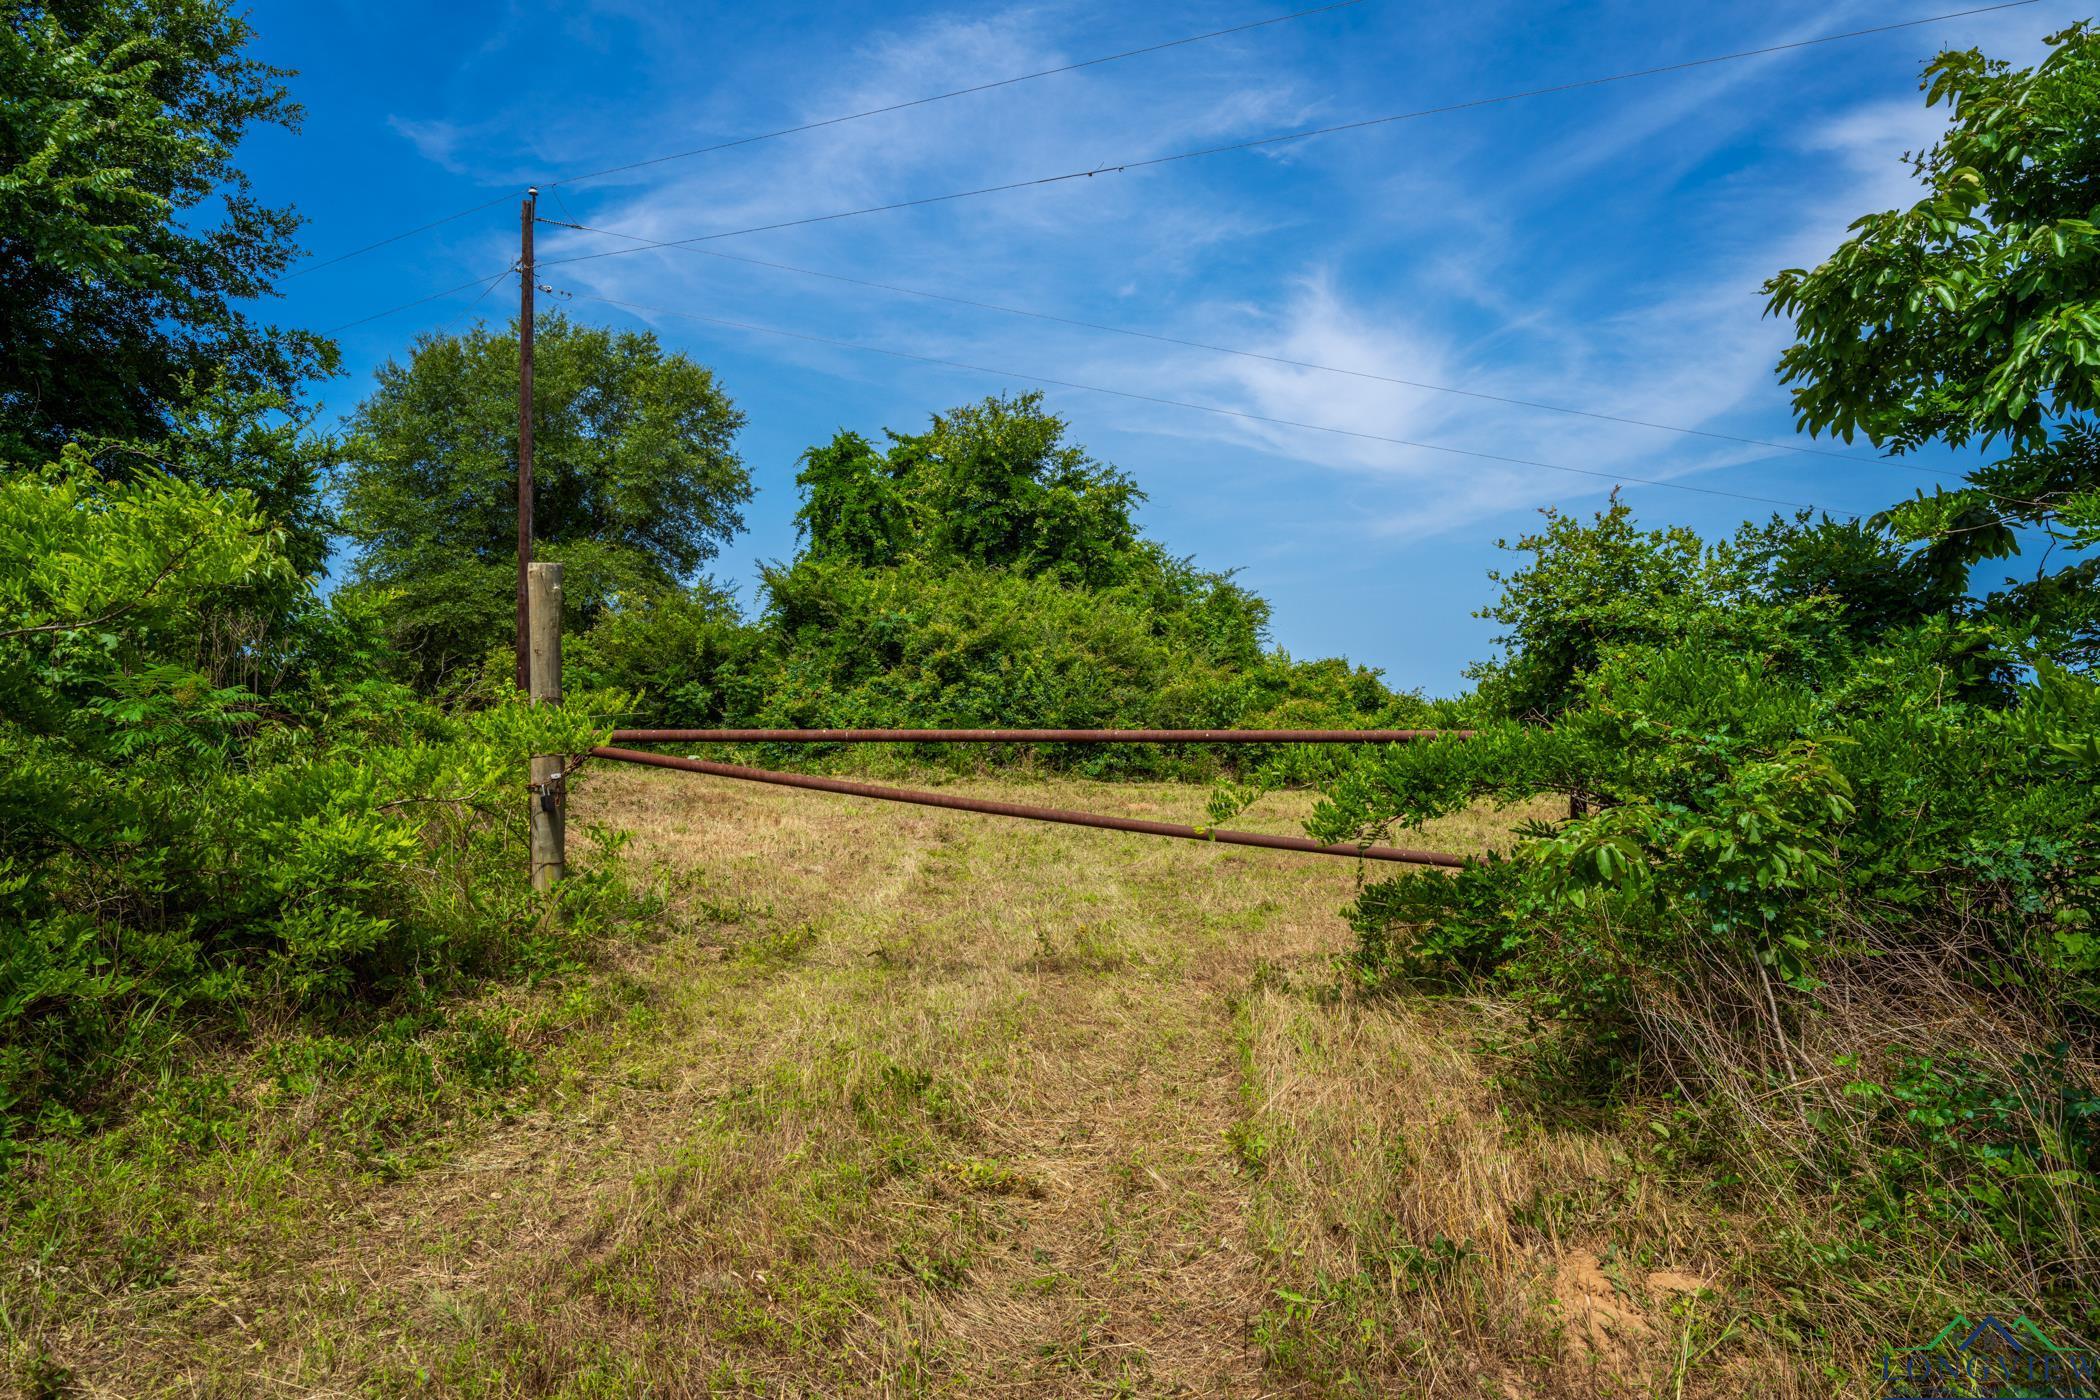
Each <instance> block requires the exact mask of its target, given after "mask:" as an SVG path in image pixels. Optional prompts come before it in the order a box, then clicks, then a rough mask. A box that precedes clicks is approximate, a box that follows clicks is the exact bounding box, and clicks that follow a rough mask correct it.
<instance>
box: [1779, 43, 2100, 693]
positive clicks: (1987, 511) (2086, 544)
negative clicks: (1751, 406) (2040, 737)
mask: <svg viewBox="0 0 2100 1400" xmlns="http://www.w3.org/2000/svg"><path fill="white" fill-rule="evenodd" d="M2049 48H2050V52H2049V55H2048V57H2047V58H2045V59H2044V60H2043V61H2042V62H2041V63H2039V64H2037V65H2035V66H2034V67H2033V68H2015V67H2013V66H2012V65H2011V64H2008V63H2006V62H2004V61H2003V60H1999V59H1992V58H1987V57H1986V56H1985V55H1984V54H1983V53H1981V52H1980V51H1978V50H1974V49H1969V50H1963V51H1959V52H1949V53H1943V54H1941V55H1940V56H1939V57H1938V58H1937V59H1936V60H1935V61H1934V62H1933V63H1932V64H1931V65H1930V66H1929V67H1928V68H1927V69H1926V74H1925V92H1926V101H1927V102H1928V103H1929V104H1932V105H1936V106H1937V105H1944V106H1945V107H1946V108H1947V109H1948V125H1947V128H1946V130H1945V132H1944V133H1943V134H1942V135H1941V137H1940V139H1939V140H1938V141H1937V142H1935V143H1934V144H1933V145H1932V146H1931V147H1930V148H1929V149H1927V150H1925V151H1924V152H1922V153H1920V154H1918V155H1917V156H1916V157H1914V160H1913V164H1914V168H1915V170H1916V172H1917V175H1918V177H1919V178H1920V179H1921V180H1922V181H1923V182H1924V183H1925V186H1926V193H1925V195H1924V197H1923V198H1921V199H1920V200H1918V201H1917V202H1916V203H1915V204H1913V205H1912V206H1911V207H1910V208H1908V209H1899V210H1889V211H1885V212H1881V213H1874V214H1868V215H1866V216H1865V217H1863V218H1861V219H1859V220H1858V221H1857V222H1856V223H1854V224H1853V226H1852V231H1853V234H1852V237H1851V238H1850V239H1848V240H1847V241H1846V242H1845V243H1844V244H1843V245H1842V246H1841V247H1839V248H1838V249H1837V250H1836V251H1835V252H1834V253H1832V254H1831V256H1830V257H1829V258H1827V259H1826V260H1824V262H1822V263H1821V264H1820V265H1818V266H1817V267H1815V268H1813V269H1800V268H1794V269H1789V270H1787V271H1785V272H1782V273H1780V274H1779V275H1778V276H1777V277H1775V278H1773V279H1772V281H1771V282H1770V283H1769V284H1768V285H1767V288H1766V290H1767V291H1768V292H1769V293H1770V295H1771V307H1772V310H1773V311H1774V312H1777V313H1779V314H1783V315H1786V316H1789V317H1791V318H1792V319H1793V321H1794V326H1795V334H1796V340H1795V343H1794V345H1793V346H1792V347H1791V348H1789V349H1788V350H1787V351H1786V353H1785V354H1784V355H1783V356H1782V357H1781V360H1780V372H1781V378H1782V379H1783V380H1784V381H1785V382H1787V383H1790V384H1792V385H1794V386H1795V387H1794V390H1793V396H1794V406H1795V409H1796V412H1797V413H1798V415H1799V418H1800V421H1801V424H1802V425H1803V426H1804V427H1806V428H1808V429H1810V430H1811V431H1814V432H1832V433H1836V434H1840V435H1842V436H1843V437H1845V438H1846V439H1847V440H1850V439H1851V438H1852V437H1853V436H1854V435H1855V434H1863V435H1865V436H1866V437H1867V438H1868V439H1869V440H1870V441H1872V442H1874V443H1875V444H1877V445H1886V446H1888V447H1890V448H1891V449H1892V450H1894V451H1897V452H1908V451H1913V450H1915V449H1917V448H1919V447H1921V446H1923V445H1924V444H1926V443H1928V442H1931V441H1940V442H1944V443H1947V444H1949V445H1953V446H1962V445H1965V444H1970V443H1980V444H1983V445H1985V446H1998V447H2000V448H2001V449H2002V450H2003V452H2004V455H2003V456H2002V457H2000V458H1999V459H1998V460H1997V461H1995V462H1992V463H1990V464H1989V465H1987V466H1984V467H1981V468H1979V469H1977V470H1976V471H1973V472H1971V473H1970V475H1969V481H1968V485H1966V486H1965V487H1962V488H1959V489H1955V490H1945V489H1935V490H1934V491H1932V492H1930V493H1924V492H1920V493H1919V495H1918V497H1917V498H1916V499H1914V500H1912V501H1908V502H1905V503H1903V504H1902V505H1900V506H1898V507H1896V508H1895V509H1894V510H1892V511H1891V512H1890V513H1889V518H1890V519H1891V520H1892V521H1893V522H1894V523H1895V525H1896V528H1897V529H1898V530H1899V531H1900V532H1901V533H1902V534H1903V536H1904V537H1905V538H1907V539H1911V540H1915V541H1919V542H1921V543H1922V544H1923V545H1924V546H1925V548H1924V556H1923V557H1924V558H1925V559H1926V560H1927V561H1928V562H1929V563H1930V564H1931V565H1932V566H1933V567H1935V568H1937V569H1939V570H1940V571H1941V572H1942V573H1943V574H1945V575H1946V576H1948V577H1950V578H1957V579H1958V578H1963V577H1965V575H1966V571H1967V569H1968V567H1969V566H1970V565H1971V564H1973V563H1975V562H1976V561H1979V560H1983V559H1994V558H2004V557H2006V556H2008V555H2011V554H2014V553H2017V552H2018V550H2019V536H2018V534H2017V533H2016V532H2017V531H2018V530H2019V529H2021V528H2023V527H2025V528H2035V529H2039V530H2042V531H2043V532H2045V533H2047V534H2048V535H2050V536H2051V537H2052V538H2054V539H2055V540H2057V541H2059V542H2062V543H2067V544H2070V545H2072V546H2073V547H2074V551H2075V550H2085V551H2088V552H2086V553H2084V554H2083V555H2081V554H2079V553H2077V552H2072V553H2070V554H2068V555H2067V556H2066V558H2065V561H2064V562H2062V563H2060V564H2059V565H2058V567H2057V569H2056V570H2055V571H2054V572H2053V573H2051V572H2048V571H2046V570H2045V571H2044V573H2043V574H2042V575H2041V576H2040V577H2039V578H2037V579H2036V580H2035V581H2034V582H2032V583H2030V584H2027V585H2024V586H2022V587H2019V588H2016V589H2013V590H2010V591H2009V592H2008V593H2007V594H2005V595H2004V596H2003V597H2002V598H2001V599H1999V600H1998V602H1999V605H2000V606H2001V607H2003V608H2004V609H2007V610H2017V611H2020V612H2023V613H2025V614H2027V615H2029V616H2032V617H2034V618H2035V620H2036V621H2037V623H2038V624H2039V625H2040V626H2041V627H2042V628H2044V629H2045V630H2047V631H2049V632H2051V633H2053V634H2054V637H2055V640H2056V642H2057V643H2059V644H2063V645H2073V646H2075V647H2076V648H2077V655H2076V656H2075V657H2070V656H2068V655H2067V657H2066V659H2068V660H2075V661H2076V662H2077V664H2080V665H2090V664H2092V662H2093V661H2094V660H2095V659H2100V603H2096V602H2095V596H2096V590H2095V587H2094V585H2095V583H2096V581H2100V573H2096V572H2095V570H2096V568H2100V561H2096V558H2095V556H2093V555H2092V554H2091V553H2090V552H2089V551H2090V549H2091V547H2092V546H2094V545H2096V544H2100V529H2096V528H2095V527H2096V526H2100V428H2096V425H2095V423H2094V420H2093V414H2094V412H2095V410H2096V409H2100V227H2096V226H2095V224H2094V222H2093V203H2092V188H2093V185H2094V182H2095V180H2096V179H2100V129H2096V127H2095V124H2094V121H2093V111H2094V103H2095V99H2096V95H2100V34H2096V33H2095V32H2094V31H2093V30H2092V29H2091V28H2090V27H2089V26H2088V25H2086V24H2083V23H2081V24H2076V25H2073V26H2071V27H2070V28H2068V29H2065V30H2063V31H2061V32H2059V33H2057V34H2054V35H2052V36H2050V38H2049Z"/></svg>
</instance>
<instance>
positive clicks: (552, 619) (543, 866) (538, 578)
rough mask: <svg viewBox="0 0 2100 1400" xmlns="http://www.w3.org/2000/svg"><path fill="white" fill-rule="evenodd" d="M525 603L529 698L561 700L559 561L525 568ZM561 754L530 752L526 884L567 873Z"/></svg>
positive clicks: (539, 884)
mask: <svg viewBox="0 0 2100 1400" xmlns="http://www.w3.org/2000/svg"><path fill="white" fill-rule="evenodd" d="M526 585H527V593H528V596H529V601H530V604H531V611H530V618H531V623H532V636H531V646H530V659H531V680H532V703H533V704H535V705H559V704H560V703H561V565H559V564H533V565H532V566H531V567H530V568H529V569H527V570H526ZM567 762H568V761H567V759H566V758H565V757H564V756H563V755H561V754H558V753H556V754H535V755H533V759H532V786H531V789H530V792H529V797H530V800H531V803H532V806H531V809H530V810H531V826H532V887H533V888H534V889H536V890H550V889H553V888H554V886H555V884H556V882H558V881H559V880H560V879H561V878H562V877H563V876H564V875H565V874H567V873H568V846H567V839H566V823H567V819H568V798H569V794H568V785H569V784H568V769H567Z"/></svg>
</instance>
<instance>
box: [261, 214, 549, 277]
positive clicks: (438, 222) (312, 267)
mask: <svg viewBox="0 0 2100 1400" xmlns="http://www.w3.org/2000/svg"><path fill="white" fill-rule="evenodd" d="M510 198H512V196H511V195H509V194H499V195H497V196H496V197H495V198H494V199H484V200H483V201H481V203H479V204H477V205H475V206H473V207H472V208H471V209H462V210H460V211H459V212H458V213H456V214H447V215H445V217H444V218H442V219H432V220H431V221H430V222H429V223H427V224H417V225H416V226H415V227H414V228H412V229H404V230H402V231H401V232H400V233H396V234H393V235H391V236H389V237H386V238H382V239H379V240H378V241H376V242H373V243H367V244H365V246H364V247H362V248H352V249H351V250H350V251H349V252H347V253H337V254H336V255H335V256H334V257H332V258H323V259H322V260H321V261H320V262H317V263H308V264H307V265H306V266H305V267H302V268H298V269H296V270H295V271H292V272H287V273H286V274H284V278H283V280H284V281H287V282H289V281H291V280H292V279H293V278H294V277H304V276H305V275H306V274H307V273H309V272H319V271H320V270H321V269H322V268H324V267H333V266H335V264H337V263H339V262H348V261H350V259H352V258H356V257H362V256H363V255H365V254H366V253H369V252H372V251H374V250H375V249H379V248H384V247H386V245H387V244H389V243H399V242H400V241H401V240H402V239H404V238H414V237H415V236H416V235H417V234H419V233H428V232H429V231H430V230H432V229H434V228H441V227H443V226H444V225H446V224H449V223H453V222H455V221H456V220H459V219H464V218H465V217H467V215H469V214H479V213H480V212H481V211H482V210H484V209H492V208H494V207H495V206H496V205H498V204H502V203H504V202H505V201H506V200H508V199H510Z"/></svg>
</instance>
